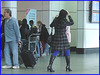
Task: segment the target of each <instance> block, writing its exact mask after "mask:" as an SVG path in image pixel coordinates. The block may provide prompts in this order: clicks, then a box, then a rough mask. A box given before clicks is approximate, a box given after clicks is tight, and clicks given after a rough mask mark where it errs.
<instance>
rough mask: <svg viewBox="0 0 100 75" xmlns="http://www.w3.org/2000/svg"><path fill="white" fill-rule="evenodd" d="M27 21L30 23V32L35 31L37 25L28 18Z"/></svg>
mask: <svg viewBox="0 0 100 75" xmlns="http://www.w3.org/2000/svg"><path fill="white" fill-rule="evenodd" d="M29 23H30V26H31V30H30V34H32V33H37V27H36V26H35V25H34V21H33V20H30V21H29Z"/></svg>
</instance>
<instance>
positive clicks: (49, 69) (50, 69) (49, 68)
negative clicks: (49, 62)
mask: <svg viewBox="0 0 100 75" xmlns="http://www.w3.org/2000/svg"><path fill="white" fill-rule="evenodd" d="M47 71H50V72H55V70H53V69H52V66H48V67H47Z"/></svg>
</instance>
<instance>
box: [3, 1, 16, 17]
mask: <svg viewBox="0 0 100 75" xmlns="http://www.w3.org/2000/svg"><path fill="white" fill-rule="evenodd" d="M1 8H2V14H3V12H4V10H5V9H10V10H11V11H12V17H15V18H17V1H2V7H1Z"/></svg>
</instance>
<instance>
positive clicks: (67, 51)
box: [52, 49, 70, 56]
mask: <svg viewBox="0 0 100 75" xmlns="http://www.w3.org/2000/svg"><path fill="white" fill-rule="evenodd" d="M64 52H65V56H70V49H68V50H65V51H64ZM58 53H59V51H53V53H52V55H53V56H57V54H58Z"/></svg>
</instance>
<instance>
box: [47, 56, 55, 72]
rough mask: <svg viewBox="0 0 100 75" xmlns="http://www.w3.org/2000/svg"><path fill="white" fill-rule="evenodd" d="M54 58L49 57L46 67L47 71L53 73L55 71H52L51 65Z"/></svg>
mask: <svg viewBox="0 0 100 75" xmlns="http://www.w3.org/2000/svg"><path fill="white" fill-rule="evenodd" d="M55 58H56V57H55V56H53V55H51V57H50V61H49V65H48V67H47V71H50V72H55V71H54V70H53V69H52V64H53V61H54V59H55Z"/></svg>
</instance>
